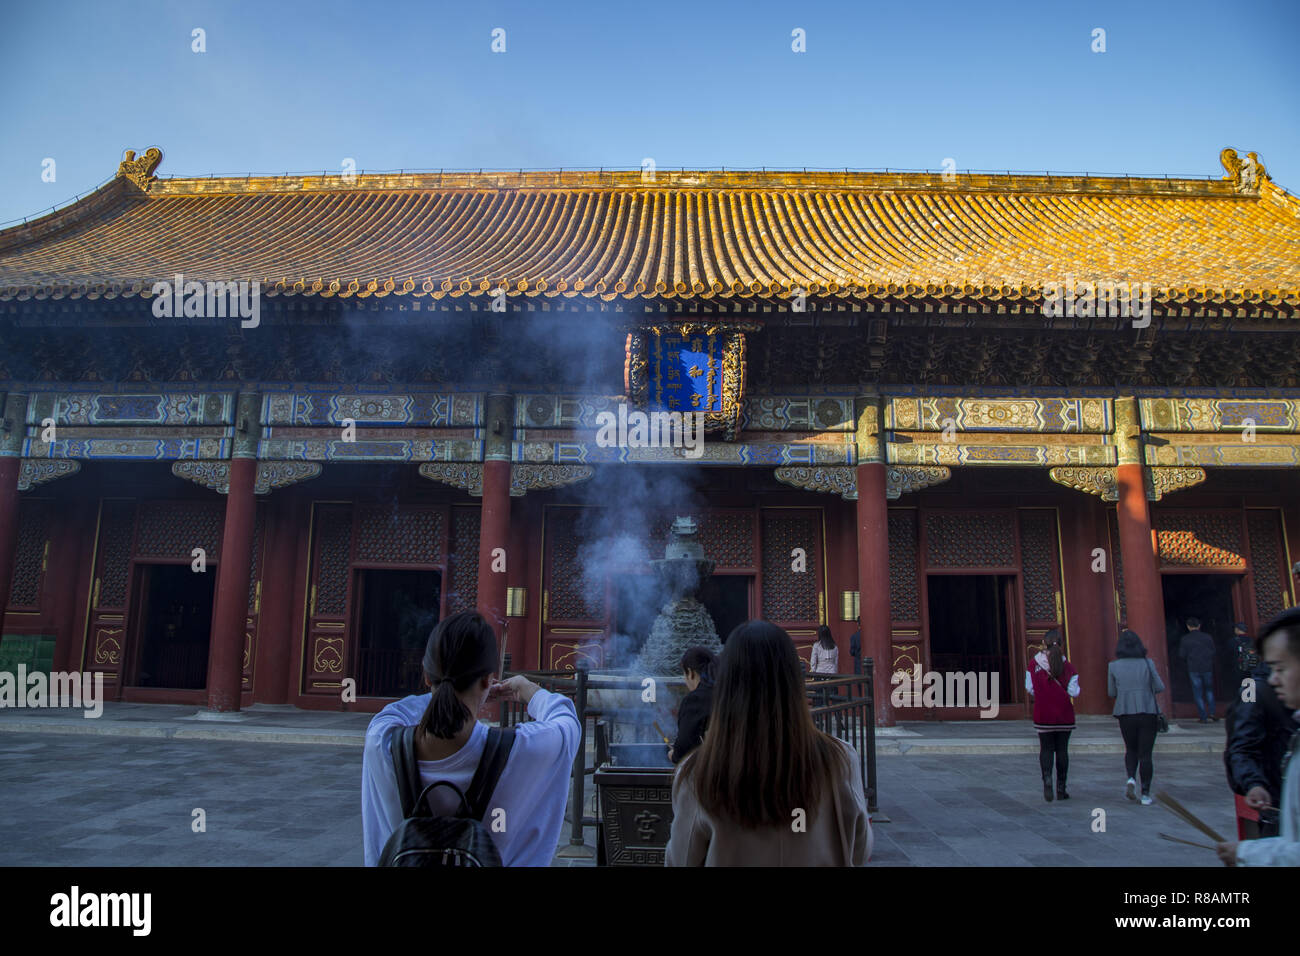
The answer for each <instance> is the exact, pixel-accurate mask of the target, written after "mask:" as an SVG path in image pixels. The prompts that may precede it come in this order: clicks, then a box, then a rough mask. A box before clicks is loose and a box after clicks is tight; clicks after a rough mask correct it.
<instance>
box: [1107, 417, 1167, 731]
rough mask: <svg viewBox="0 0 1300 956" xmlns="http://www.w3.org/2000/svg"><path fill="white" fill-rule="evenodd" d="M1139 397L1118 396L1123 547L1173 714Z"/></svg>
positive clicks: (1133, 616)
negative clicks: (1142, 455)
mask: <svg viewBox="0 0 1300 956" xmlns="http://www.w3.org/2000/svg"><path fill="white" fill-rule="evenodd" d="M1136 406H1137V402H1136V401H1135V400H1134V399H1131V398H1120V399H1116V400H1115V421H1116V425H1117V431H1116V444H1117V445H1118V446H1119V447H1118V451H1119V465H1118V466H1117V467H1116V469H1115V483H1116V485H1117V486H1118V489H1119V500H1118V501H1117V502H1116V504H1115V509H1116V512H1117V517H1118V519H1119V547H1120V553H1121V554H1122V555H1123V556H1124V603H1125V609H1126V611H1127V614H1128V627H1129V629H1130V630H1133V631H1136V632H1137V634H1138V636H1139V637H1141V638H1142V643H1143V644H1145V645H1146V648H1147V653H1148V655H1149V656H1150V658H1151V660H1152V662H1153V663H1154V664H1155V665H1156V668H1157V669H1158V670H1159V671H1160V677H1161V680H1163V681H1164V683H1165V693H1164V694H1163V695H1161V698H1162V704H1161V706H1162V707H1163V709H1164V711H1165V713H1166V714H1172V713H1173V711H1172V710H1171V709H1170V708H1171V704H1172V700H1171V698H1170V696H1169V685H1170V674H1169V652H1168V648H1167V647H1166V642H1165V601H1164V595H1163V593H1162V592H1161V589H1160V573H1159V571H1158V570H1157V568H1156V551H1155V539H1154V537H1153V535H1152V533H1151V511H1150V509H1149V508H1148V507H1147V490H1146V475H1145V473H1144V468H1143V465H1142V459H1141V443H1140V440H1139V436H1140V430H1139V428H1138V418H1137V407H1136Z"/></svg>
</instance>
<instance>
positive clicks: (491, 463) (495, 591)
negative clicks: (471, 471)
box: [478, 394, 523, 638]
mask: <svg viewBox="0 0 1300 956" xmlns="http://www.w3.org/2000/svg"><path fill="white" fill-rule="evenodd" d="M513 410H514V400H513V398H512V397H511V396H510V395H499V394H490V395H488V397H487V405H486V408H485V421H486V423H487V429H486V439H485V442H484V448H483V511H482V514H481V516H480V519H479V535H478V611H479V613H480V614H482V615H483V616H484V617H485V618H487V620H488V622H489V623H490V624H491V625H492V627H493V628H494V629H495V630H496V633H497V637H498V638H500V636H501V626H502V625H503V624H504V623H505V620H506V587H507V584H508V581H509V578H508V576H507V575H508V572H509V568H510V562H511V561H512V560H514V561H522V560H523V555H520V554H516V555H512V554H510V553H509V551H510V435H511V413H512V412H513Z"/></svg>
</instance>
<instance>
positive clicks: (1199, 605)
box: [1141, 574, 1238, 704]
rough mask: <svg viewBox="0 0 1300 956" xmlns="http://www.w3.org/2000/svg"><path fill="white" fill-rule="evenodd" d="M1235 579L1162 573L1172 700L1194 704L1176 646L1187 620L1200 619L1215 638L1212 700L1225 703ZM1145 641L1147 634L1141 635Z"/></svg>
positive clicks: (1231, 673)
mask: <svg viewBox="0 0 1300 956" xmlns="http://www.w3.org/2000/svg"><path fill="white" fill-rule="evenodd" d="M1237 580H1238V578H1237V576H1236V575H1232V574H1162V575H1161V576H1160V590H1161V592H1162V594H1163V596H1164V599H1165V646H1166V648H1167V649H1168V653H1169V669H1170V671H1171V672H1172V675H1171V676H1172V685H1173V688H1172V689H1173V695H1174V701H1175V702H1176V703H1186V704H1195V699H1194V698H1193V696H1192V684H1191V681H1190V680H1189V679H1188V677H1187V663H1186V661H1184V660H1183V659H1182V658H1180V657H1179V656H1178V646H1179V644H1180V642H1181V641H1182V639H1183V635H1184V634H1186V633H1187V619H1188V618H1189V617H1197V618H1200V620H1201V630H1202V631H1204V632H1205V633H1206V634H1209V635H1210V636H1211V637H1212V638H1214V646H1215V650H1216V651H1217V654H1216V655H1215V661H1214V699H1215V702H1216V703H1217V702H1219V701H1222V700H1224V691H1226V690H1228V689H1229V688H1228V682H1229V681H1230V680H1231V681H1235V679H1236V670H1235V667H1236V660H1235V659H1234V658H1233V654H1232V649H1231V643H1232V625H1233V624H1235V623H1236V621H1237V618H1236V615H1235V614H1233V610H1232V586H1233V583H1234V582H1235V581H1237ZM1141 637H1142V639H1143V640H1146V635H1145V634H1143V635H1141Z"/></svg>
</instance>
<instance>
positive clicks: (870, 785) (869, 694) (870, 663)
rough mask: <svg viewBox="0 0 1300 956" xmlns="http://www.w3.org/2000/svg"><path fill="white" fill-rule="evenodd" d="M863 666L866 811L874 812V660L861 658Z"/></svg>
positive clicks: (875, 803)
mask: <svg viewBox="0 0 1300 956" xmlns="http://www.w3.org/2000/svg"><path fill="white" fill-rule="evenodd" d="M862 664H863V667H865V668H866V672H867V673H866V681H865V683H866V687H865V688H864V693H865V694H866V698H867V741H866V743H867V746H866V750H867V755H866V756H867V812H868V813H875V812H876V810H877V809H878V804H877V799H876V797H877V795H876V662H875V661H874V660H873V659H872V658H870V657H867V658H863V661H862Z"/></svg>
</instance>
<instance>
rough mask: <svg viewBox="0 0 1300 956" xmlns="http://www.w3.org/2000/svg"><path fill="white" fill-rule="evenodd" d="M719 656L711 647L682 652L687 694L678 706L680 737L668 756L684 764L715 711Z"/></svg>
mask: <svg viewBox="0 0 1300 956" xmlns="http://www.w3.org/2000/svg"><path fill="white" fill-rule="evenodd" d="M717 662H718V659H717V657H715V656H714V654H713V652H712V651H711V650H709V649H708V648H707V647H688V648H686V652H685V653H684V654H682V662H681V668H682V678H683V679H684V680H685V681H686V690H687V692H688V693H687V694H686V696H685V697H683V698H682V702H681V704H680V705H679V706H678V708H677V740H676V741H675V742H674V743H673V745H672V746H671V747H669V748H668V759H669V760H671V761H672V762H673V763H681V762H682V761H683V760H685V759H686V755H687V754H689V753H690V752H691V751H692V750H694V749H695V748H696V747H698V746H699V745H700V741H701V740H703V739H704V731H705V730H707V729H708V724H709V712H710V711H711V710H713V675H714V668H715V667H716V666H717Z"/></svg>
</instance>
